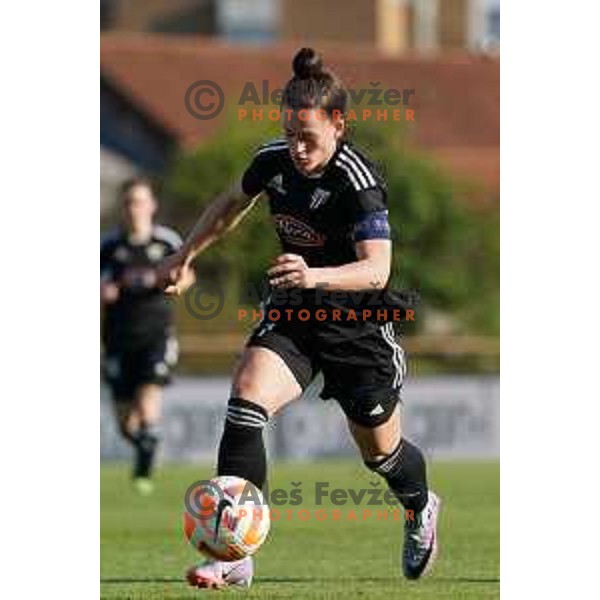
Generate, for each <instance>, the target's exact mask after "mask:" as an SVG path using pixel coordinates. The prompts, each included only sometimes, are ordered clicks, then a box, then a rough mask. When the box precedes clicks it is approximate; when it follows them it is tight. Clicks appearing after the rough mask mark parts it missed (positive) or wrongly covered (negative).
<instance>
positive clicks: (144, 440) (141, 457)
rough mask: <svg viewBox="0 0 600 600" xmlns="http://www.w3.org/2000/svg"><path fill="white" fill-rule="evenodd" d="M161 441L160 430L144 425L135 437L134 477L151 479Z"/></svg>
mask: <svg viewBox="0 0 600 600" xmlns="http://www.w3.org/2000/svg"><path fill="white" fill-rule="evenodd" d="M159 441H160V438H159V434H158V428H157V427H156V426H154V425H142V426H141V427H140V429H139V431H138V432H137V433H136V434H135V435H134V437H133V444H134V447H135V454H136V456H135V465H134V468H133V476H134V477H136V478H137V477H150V476H151V475H152V467H153V466H154V457H155V456H156V449H157V447H158V443H159Z"/></svg>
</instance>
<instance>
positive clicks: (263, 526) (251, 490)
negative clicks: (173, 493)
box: [183, 476, 271, 561]
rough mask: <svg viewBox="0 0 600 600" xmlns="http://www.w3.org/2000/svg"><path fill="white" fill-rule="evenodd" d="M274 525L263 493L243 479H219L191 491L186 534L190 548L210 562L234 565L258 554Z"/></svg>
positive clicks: (196, 486)
mask: <svg viewBox="0 0 600 600" xmlns="http://www.w3.org/2000/svg"><path fill="white" fill-rule="evenodd" d="M270 525H271V518H270V514H269V507H268V506H267V505H266V503H265V501H264V498H263V495H262V493H261V491H260V490H259V489H258V488H257V487H256V486H255V485H253V484H252V483H250V482H249V481H246V480H245V479H242V478H241V477H232V476H222V477H215V478H213V479H211V480H210V481H201V482H198V483H197V484H194V486H192V487H190V488H189V489H188V493H187V494H186V498H185V511H184V513H183V530H184V532H185V536H186V537H187V539H188V540H189V542H190V544H192V546H194V548H196V549H197V550H198V551H200V552H201V553H202V554H204V555H205V556H207V557H209V558H214V559H216V560H223V561H233V560H239V559H241V558H244V557H246V556H250V555H251V554H254V553H255V552H256V551H257V550H258V549H259V548H260V547H261V545H262V544H263V542H264V541H265V539H266V537H267V534H268V533H269V527H270Z"/></svg>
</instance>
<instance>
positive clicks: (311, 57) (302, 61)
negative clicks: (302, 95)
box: [292, 48, 323, 79]
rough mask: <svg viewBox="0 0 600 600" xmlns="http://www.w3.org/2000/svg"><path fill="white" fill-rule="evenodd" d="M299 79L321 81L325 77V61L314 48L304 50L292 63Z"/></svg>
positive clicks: (298, 53)
mask: <svg viewBox="0 0 600 600" xmlns="http://www.w3.org/2000/svg"><path fill="white" fill-rule="evenodd" d="M292 67H293V69H294V75H295V76H296V77H297V78H298V79H320V78H321V77H322V76H323V59H322V58H321V57H320V56H319V55H318V54H317V52H316V51H315V50H313V49H312V48H302V49H301V50H299V51H298V52H297V53H296V56H294V60H293V61H292Z"/></svg>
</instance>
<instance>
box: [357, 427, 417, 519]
mask: <svg viewBox="0 0 600 600" xmlns="http://www.w3.org/2000/svg"><path fill="white" fill-rule="evenodd" d="M365 464H366V465H367V467H369V469H371V471H374V472H375V473H378V474H379V475H381V476H382V477H383V478H384V479H385V480H386V481H387V482H388V485H389V486H390V489H391V490H392V491H393V492H394V493H395V494H396V496H397V497H398V500H400V502H401V503H402V506H404V508H406V509H408V510H414V511H415V514H416V513H419V512H421V511H422V510H423V509H424V508H425V505H426V504H427V467H426V466H425V457H424V456H423V453H422V452H421V451H420V450H419V449H418V448H417V447H416V446H413V445H412V444H411V443H410V442H409V441H408V440H405V439H402V440H400V443H399V444H398V447H397V448H396V449H395V450H394V451H393V452H392V453H391V454H390V455H389V456H386V457H385V458H384V459H382V460H379V461H374V462H370V461H365Z"/></svg>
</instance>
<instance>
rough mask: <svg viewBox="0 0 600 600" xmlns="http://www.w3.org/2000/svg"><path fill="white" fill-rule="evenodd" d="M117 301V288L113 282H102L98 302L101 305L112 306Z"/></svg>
mask: <svg viewBox="0 0 600 600" xmlns="http://www.w3.org/2000/svg"><path fill="white" fill-rule="evenodd" d="M118 299H119V286H118V285H117V284H116V283H114V282H113V281H102V282H101V283H100V302H101V303H102V304H113V303H114V302H116V301H117V300H118Z"/></svg>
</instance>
